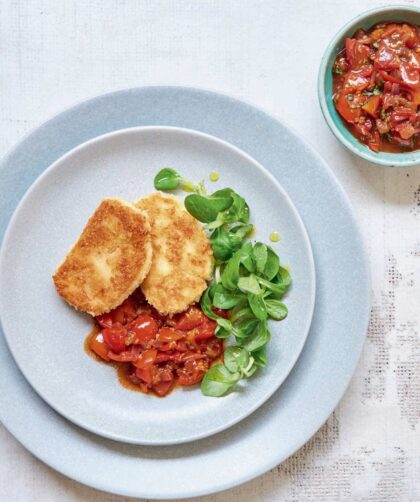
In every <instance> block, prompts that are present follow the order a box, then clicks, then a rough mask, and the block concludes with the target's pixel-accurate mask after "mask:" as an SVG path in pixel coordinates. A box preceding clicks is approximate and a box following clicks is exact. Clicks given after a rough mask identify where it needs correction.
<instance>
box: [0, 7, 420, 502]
mask: <svg viewBox="0 0 420 502" xmlns="http://www.w3.org/2000/svg"><path fill="white" fill-rule="evenodd" d="M385 3H386V2H385ZM401 3H402V4H406V5H417V6H420V2H418V1H401ZM383 4H384V2H383V1H377V0H370V1H369V2H368V1H366V0H342V1H337V0H335V1H334V0H320V1H317V2H315V1H312V0H301V1H294V0H283V1H281V2H279V1H276V0H266V1H262V0H245V1H240V0H211V1H210V0H201V1H197V0H138V1H136V0H107V1H100V0H91V1H89V2H81V1H77V0H66V1H63V2H57V1H54V0H32V1H31V2H23V1H21V0H13V1H12V0H4V1H3V2H1V3H0V27H1V28H0V48H1V54H2V64H1V70H0V88H1V92H0V110H1V116H0V127H1V135H0V154H1V155H4V154H5V153H6V152H7V150H8V149H9V148H10V147H12V146H13V145H14V144H15V143H16V142H17V141H19V140H20V139H21V138H22V137H23V135H24V134H25V133H27V132H29V131H30V130H31V129H33V128H35V127H36V126H37V125H39V124H40V123H41V122H42V121H44V120H45V119H47V118H48V117H50V116H51V115H54V114H56V113H58V112H59V111H61V110H63V109H65V108H66V107H68V106H71V105H72V104H74V103H75V102H77V101H79V100H82V99H85V98H87V97H91V96H95V95H97V94H101V93H104V92H109V91H112V90H116V89H121V88H125V87H134V86H142V85H150V84H179V85H190V86H199V87H204V88H209V89H214V90H216V91H219V92H227V93H228V94H231V95H234V96H236V97H238V98H243V99H245V100H247V101H249V102H251V103H254V104H255V105H257V106H260V107H262V108H264V109H266V110H268V111H270V112H271V113H273V114H275V115H277V116H279V117H281V118H282V119H284V120H285V121H286V122H287V123H289V124H290V125H291V126H292V127H294V129H295V130H297V131H298V132H299V133H300V134H301V135H302V136H303V137H304V138H305V139H306V140H308V141H309V142H310V143H311V144H312V145H313V146H314V147H315V149H316V150H318V151H319V152H320V153H321V155H322V156H323V157H324V158H325V159H326V160H327V162H328V163H329V164H330V166H331V167H332V169H333V170H334V172H335V174H336V176H337V177H338V179H339V181H340V182H341V184H342V185H343V187H344V189H345V190H346V192H347V194H348V195H349V197H350V199H351V202H352V204H353V207H354V211H355V214H356V218H357V220H358V222H359V225H360V228H361V231H362V234H363V236H364V239H365V243H366V247H367V251H368V254H369V258H370V264H371V274H372V312H371V320H370V326H369V333H368V337H367V341H366V343H365V346H364V350H363V353H362V357H361V359H360V362H359V365H358V367H357V370H356V372H355V375H354V377H353V379H352V382H351V385H350V387H349V389H348V390H347V392H346V394H345V396H344V398H343V399H342V401H341V403H340V404H339V406H338V407H337V409H336V410H335V412H334V413H333V414H332V416H331V417H330V418H329V420H328V421H327V423H326V424H325V425H324V426H323V427H322V428H321V430H320V431H318V433H317V434H316V435H315V436H314V437H313V438H312V439H311V440H310V441H309V442H308V443H307V444H306V445H305V446H304V447H303V448H301V449H300V450H299V451H298V452H297V453H296V454H295V455H293V456H292V457H291V458H289V459H288V460H287V461H286V462H284V463H283V464H282V465H280V466H278V467H277V468H275V469H273V470H272V471H271V472H268V473H266V474H265V475H263V476H261V477H259V478H257V479H255V480H254V481H251V482H249V483H247V484H245V485H243V486H240V487H237V488H235V489H232V490H229V491H228V492H225V493H221V494H216V495H211V496H208V497H201V498H199V499H193V500H202V501H205V502H222V501H223V502H225V501H226V502H236V501H254V500H258V501H267V502H274V501H278V500H282V501H287V502H295V501H296V502H300V501H304V502H306V501H307V502H319V501H327V502H330V501H331V502H332V501H363V502H382V501H395V502H397V501H398V502H400V501H410V502H414V501H417V500H420V486H419V478H420V457H419V451H420V441H419V428H420V424H419V421H420V341H419V330H420V326H419V324H420V308H419V305H420V168H411V169H384V168H380V167H375V166H373V165H371V164H369V163H367V162H365V161H363V160H361V159H359V158H356V157H354V156H353V155H351V154H350V153H349V152H347V151H346V150H345V149H344V148H343V147H341V146H340V144H339V143H338V142H337V141H336V140H335V138H334V137H333V136H332V134H331V133H330V131H329V130H328V128H327V126H326V124H325V122H324V120H323V118H322V114H321V111H320V109H319V105H318V102H317V95H316V78H317V70H318V65H319V62H320V59H321V57H322V53H323V50H324V49H325V47H326V45H327V44H328V42H329V40H330V39H331V37H332V36H333V35H334V34H335V32H336V31H337V30H338V29H339V28H340V27H341V26H342V25H343V24H344V23H345V22H347V21H348V20H349V19H351V18H352V17H354V16H356V15H357V14H359V13H360V12H363V11H364V10H367V9H369V8H371V7H375V6H379V5H383ZM0 186H1V180H0ZM355 315H357V312H355ZM349 336H351V333H349ZM0 458H1V459H2V460H1V462H0V498H1V499H3V500H13V501H15V502H22V501H28V500H42V501H44V502H49V501H55V500H61V501H62V502H67V501H76V500H77V501H86V502H87V501H89V502H90V501H92V502H99V501H109V502H121V501H122V500H124V499H123V498H122V497H117V496H113V495H108V494H105V493H101V492H98V491H95V490H92V489H90V488H87V487H85V486H82V485H80V484H78V483H76V482H73V481H71V480H68V479H66V478H65V477H63V476H61V475H60V474H57V473H56V472H54V471H53V470H52V469H50V468H48V467H46V466H45V465H44V464H42V463H41V462H39V461H38V460H37V459H35V458H34V457H33V456H32V455H31V454H30V453H28V452H27V451H26V450H25V449H24V448H23V447H22V446H21V445H20V444H18V442H17V441H16V440H15V439H14V438H13V437H12V436H11V435H10V434H9V433H8V432H7V431H6V430H5V429H4V428H3V427H0ZM224 468H228V466H224Z"/></svg>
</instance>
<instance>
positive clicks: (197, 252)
mask: <svg viewBox="0 0 420 502" xmlns="http://www.w3.org/2000/svg"><path fill="white" fill-rule="evenodd" d="M135 205H136V206H137V207H138V208H140V209H141V210H143V211H144V212H146V213H147V215H148V217H149V221H150V225H151V229H152V246H153V260H152V266H151V268H150V271H149V273H148V275H147V277H146V279H145V280H144V282H143V283H142V285H141V289H142V291H143V293H144V295H145V297H146V299H147V301H148V302H149V303H150V304H151V305H153V306H154V307H155V308H156V309H157V310H158V311H159V312H160V313H162V314H174V313H177V312H182V311H184V310H185V309H186V308H187V307H188V306H189V305H190V304H191V303H193V302H196V301H198V300H199V299H200V297H201V294H202V293H203V291H204V290H205V289H206V287H207V282H206V281H208V280H209V279H210V276H211V273H212V268H213V253H212V250H211V246H210V243H209V240H208V238H207V236H206V234H205V232H204V230H203V228H202V227H201V225H200V224H199V223H198V221H197V220H196V219H195V218H193V217H192V216H191V215H190V214H189V213H188V212H187V211H186V210H185V208H184V205H183V203H182V202H181V201H180V200H179V199H178V198H177V197H175V196H173V195H166V194H163V193H161V192H156V193H153V194H152V195H148V196H146V197H143V198H141V199H140V200H138V201H137V202H136V203H135Z"/></svg>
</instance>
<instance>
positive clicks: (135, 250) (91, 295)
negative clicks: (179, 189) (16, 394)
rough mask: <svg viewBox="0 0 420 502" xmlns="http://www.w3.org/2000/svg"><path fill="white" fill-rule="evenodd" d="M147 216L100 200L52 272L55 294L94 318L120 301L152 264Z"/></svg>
mask: <svg viewBox="0 0 420 502" xmlns="http://www.w3.org/2000/svg"><path fill="white" fill-rule="evenodd" d="M152 253H153V250H152V240H151V232H150V224H149V221H148V217H147V215H146V214H145V213H144V212H143V211H141V210H140V209H138V208H136V207H135V206H134V205H133V204H131V203H129V202H125V201H123V200H121V199H116V198H115V199H114V198H113V199H105V200H103V201H102V202H101V203H100V205H99V207H98V208H97V209H96V211H95V212H94V213H93V215H92V216H91V217H90V218H89V221H88V222H87V224H86V226H85V228H84V229H83V232H82V233H81V235H80V237H79V239H78V241H77V242H76V243H75V244H74V246H73V247H72V249H71V250H70V252H69V253H68V255H67V256H66V257H65V259H64V260H63V262H62V263H61V264H60V265H59V266H58V268H57V270H56V271H55V273H54V275H53V280H54V284H55V287H56V289H57V292H58V294H59V295H60V296H61V297H62V298H64V300H66V301H67V302H68V303H70V305H72V306H73V307H75V308H76V309H77V310H83V311H85V312H88V313H89V314H91V315H93V316H97V315H99V314H103V313H105V312H109V311H110V310H111V309H113V308H115V307H117V306H118V305H120V304H121V303H122V302H123V301H124V300H125V299H126V298H127V297H128V296H129V295H130V294H131V293H132V292H133V291H134V290H135V289H136V288H137V287H138V286H139V285H140V283H141V282H142V281H143V279H144V278H145V277H146V275H147V274H148V272H149V270H150V266H151V263H152Z"/></svg>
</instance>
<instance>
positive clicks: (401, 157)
mask: <svg viewBox="0 0 420 502" xmlns="http://www.w3.org/2000/svg"><path fill="white" fill-rule="evenodd" d="M395 10H400V11H406V12H407V13H416V14H420V7H417V6H414V5H401V4H399V5H388V6H382V7H375V8H373V9H369V10H367V11H364V12H362V13H361V14H359V15H357V16H356V17H354V18H352V19H350V20H349V21H348V22H347V23H346V24H344V25H343V26H342V27H341V28H340V29H339V30H338V31H337V32H336V33H335V35H334V36H333V37H332V39H331V40H330V42H329V43H328V45H327V47H326V49H325V50H324V53H323V56H322V59H321V63H320V66H319V71H318V100H319V104H320V106H321V111H322V114H323V116H324V119H325V121H326V122H327V125H328V127H329V128H330V130H331V132H332V133H333V134H334V136H335V137H336V138H337V139H338V141H339V142H340V143H341V144H342V145H344V146H345V147H346V148H347V149H348V150H350V151H351V152H352V153H354V154H355V155H358V156H359V157H362V158H364V159H365V160H368V161H370V162H372V163H374V164H377V165H380V166H383V167H397V168H398V167H403V168H404V167H414V166H417V165H420V150H417V151H414V152H409V153H408V154H405V153H395V154H393V153H389V152H385V153H388V155H392V158H389V157H384V156H383V154H381V152H379V153H378V154H375V153H373V152H371V151H370V150H369V149H368V147H365V146H364V145H363V143H360V142H359V141H358V143H359V144H360V145H361V147H362V148H363V149H362V148H360V149H359V148H357V147H356V146H355V145H354V144H353V143H352V142H351V141H349V140H348V139H347V137H346V136H345V135H344V134H343V133H342V132H341V131H340V130H339V128H338V127H337V126H336V124H335V122H334V120H333V118H332V116H331V114H330V111H329V109H328V105H327V98H326V93H325V91H324V84H325V79H326V72H327V69H328V62H329V58H330V55H331V53H332V52H333V51H334V50H335V47H336V45H337V43H338V41H339V40H340V38H342V37H343V35H344V33H346V32H347V31H348V30H350V29H351V28H354V29H355V28H356V27H357V25H358V24H360V23H361V22H363V21H364V20H365V19H366V18H368V17H370V16H372V15H373V14H382V13H385V12H390V11H395ZM349 134H351V133H349ZM365 148H366V149H365ZM410 154H414V158H413V156H411V155H410ZM407 155H410V157H409V158H407Z"/></svg>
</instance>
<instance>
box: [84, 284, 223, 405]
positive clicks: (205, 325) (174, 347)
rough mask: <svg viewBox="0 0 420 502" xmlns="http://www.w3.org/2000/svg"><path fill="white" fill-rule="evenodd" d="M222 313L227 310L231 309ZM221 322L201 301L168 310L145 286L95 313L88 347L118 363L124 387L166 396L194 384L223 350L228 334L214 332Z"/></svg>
mask: <svg viewBox="0 0 420 502" xmlns="http://www.w3.org/2000/svg"><path fill="white" fill-rule="evenodd" d="M217 314H218V315H220V316H223V317H227V316H228V312H227V311H226V310H224V311H223V310H220V311H219V310H218V311H217ZM216 326H217V323H216V322H215V321H213V320H212V319H209V318H208V317H207V316H206V315H205V314H204V313H203V311H202V310H201V308H200V307H199V306H198V305H192V306H190V307H189V308H188V309H187V310H186V311H185V312H183V313H181V314H175V315H172V316H163V315H161V314H159V312H157V310H155V309H154V308H153V307H152V306H150V305H149V304H148V303H147V302H146V300H145V298H144V296H143V294H142V293H141V290H140V289H138V290H136V291H135V292H134V293H133V294H132V295H131V296H130V297H129V298H128V299H127V300H125V301H124V302H123V303H122V305H120V306H119V307H117V308H115V309H114V310H112V311H111V312H109V313H107V314H103V315H100V316H98V317H96V318H95V328H94V329H93V330H92V332H91V333H90V334H89V336H88V337H87V339H86V342H85V348H86V351H87V352H88V353H89V354H90V355H93V356H95V357H96V358H97V359H99V360H101V361H105V362H108V363H110V364H112V365H114V366H115V367H116V368H117V371H118V376H119V380H120V382H121V383H122V385H124V386H125V387H128V388H131V389H133V390H138V391H141V392H144V393H146V394H147V393H151V394H155V395H157V396H160V397H163V396H166V395H167V394H169V393H170V392H171V390H172V389H173V388H174V387H175V386H177V385H180V386H189V385H195V384H197V383H199V382H201V380H202V379H203V377H204V374H205V372H206V371H207V370H208V369H209V368H210V366H211V365H212V364H213V363H214V362H216V361H220V359H221V358H222V356H223V340H221V339H219V338H216V337H215V336H214V333H215V329H216Z"/></svg>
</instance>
